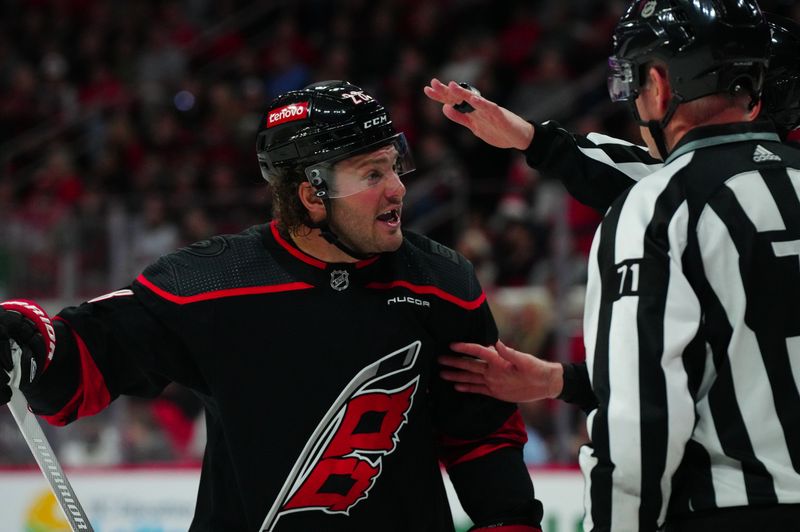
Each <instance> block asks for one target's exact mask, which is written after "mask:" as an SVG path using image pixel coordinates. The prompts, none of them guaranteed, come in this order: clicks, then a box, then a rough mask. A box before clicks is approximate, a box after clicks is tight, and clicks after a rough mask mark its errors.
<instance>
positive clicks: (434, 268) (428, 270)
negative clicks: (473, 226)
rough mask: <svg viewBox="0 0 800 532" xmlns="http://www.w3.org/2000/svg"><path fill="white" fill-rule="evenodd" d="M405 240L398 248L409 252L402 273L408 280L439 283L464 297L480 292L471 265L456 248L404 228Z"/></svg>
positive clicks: (448, 290)
mask: <svg viewBox="0 0 800 532" xmlns="http://www.w3.org/2000/svg"><path fill="white" fill-rule="evenodd" d="M404 234H405V242H404V244H403V246H402V247H401V248H400V250H399V251H398V252H399V253H402V254H404V255H406V257H407V259H406V260H402V261H398V264H400V263H402V266H400V267H402V268H403V271H402V272H401V275H402V276H403V277H404V278H406V280H408V281H409V282H412V283H414V284H419V285H428V286H436V287H437V288H440V289H442V290H444V291H445V292H447V293H449V294H452V295H454V296H456V297H458V298H462V299H470V300H471V299H474V298H476V297H478V296H480V294H481V291H482V290H481V287H480V285H479V283H478V280H477V279H476V278H475V273H474V270H473V268H472V264H470V262H469V261H468V260H467V259H465V258H464V257H463V256H462V255H461V254H460V253H458V252H457V251H455V250H453V249H450V248H449V247H447V246H445V245H442V244H440V243H439V242H436V241H435V240H431V239H430V238H428V237H425V236H422V235H419V234H416V233H412V232H409V231H405V232H404Z"/></svg>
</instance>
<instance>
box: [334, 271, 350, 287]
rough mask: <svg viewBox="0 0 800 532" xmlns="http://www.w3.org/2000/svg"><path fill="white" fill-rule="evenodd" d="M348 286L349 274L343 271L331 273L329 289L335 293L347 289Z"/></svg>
mask: <svg viewBox="0 0 800 532" xmlns="http://www.w3.org/2000/svg"><path fill="white" fill-rule="evenodd" d="M348 286H350V274H349V273H348V272H347V271H345V270H333V271H332V272H331V288H333V289H334V290H336V291H337V292H341V291H342V290H345V289H347V287H348Z"/></svg>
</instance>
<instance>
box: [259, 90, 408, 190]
mask: <svg viewBox="0 0 800 532" xmlns="http://www.w3.org/2000/svg"><path fill="white" fill-rule="evenodd" d="M389 144H394V146H395V148H396V149H397V153H398V158H397V163H396V166H395V170H396V172H397V174H398V175H403V174H405V173H408V172H410V171H412V170H413V169H414V164H413V160H412V158H411V155H410V151H409V149H408V144H407V142H406V139H405V135H403V134H402V133H398V132H397V131H396V130H395V128H394V126H393V125H392V120H391V117H390V116H389V113H388V112H387V111H386V109H385V108H384V107H383V105H381V104H380V103H378V101H377V100H376V99H375V98H373V97H372V96H371V95H369V94H368V93H367V92H365V91H364V90H363V89H361V88H360V87H357V86H355V85H353V84H351V83H348V82H347V81H339V80H332V81H322V82H318V83H314V84H311V85H308V86H307V87H305V88H303V89H301V90H296V91H291V92H287V93H285V94H283V95H281V96H278V97H277V98H275V99H274V100H273V101H272V103H270V105H269V107H268V109H267V111H266V113H265V114H264V117H263V119H262V121H261V124H260V125H259V130H258V137H257V141H256V153H257V155H258V163H259V166H260V167H261V173H262V175H263V176H264V179H266V180H267V181H270V180H271V179H273V178H274V177H275V175H276V170H277V169H281V168H300V169H302V170H303V171H304V172H305V174H306V177H307V179H308V181H309V182H310V183H311V184H312V185H313V186H314V187H315V188H316V189H317V195H319V196H320V197H323V198H339V197H344V196H348V195H350V194H354V193H356V192H360V191H361V190H363V188H359V187H366V186H368V185H367V184H366V183H367V182H366V181H364V180H362V181H361V184H355V183H354V182H348V183H347V184H344V183H342V182H340V183H337V182H336V180H335V179H334V172H333V165H334V164H335V163H336V162H338V161H341V160H342V159H346V158H349V157H352V156H354V155H358V154H359V153H364V152H369V151H372V150H376V149H378V148H380V147H382V146H385V145H389ZM340 181H341V180H340Z"/></svg>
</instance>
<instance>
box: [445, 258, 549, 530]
mask: <svg viewBox="0 0 800 532" xmlns="http://www.w3.org/2000/svg"><path fill="white" fill-rule="evenodd" d="M470 275H472V283H473V294H481V296H480V297H483V296H482V294H483V291H482V289H481V288H480V285H479V284H478V281H477V279H475V278H474V275H473V274H472V273H471V271H470ZM440 333H444V337H443V338H442V342H441V344H440V345H441V348H442V349H448V347H447V346H448V345H449V343H450V342H452V341H456V340H459V341H468V342H477V343H481V344H483V345H490V344H493V343H495V342H496V341H497V328H496V325H495V322H494V318H493V317H492V313H491V311H490V310H489V306H488V304H487V302H486V301H485V297H483V300H482V302H481V304H480V306H478V307H477V308H475V309H472V310H468V311H465V312H464V314H463V315H462V316H461V317H460V318H459V319H457V320H456V319H454V320H451V321H450V324H449V326H448V327H446V328H444V329H441V330H440ZM435 374H437V375H438V372H435ZM433 386H434V392H435V423H436V425H437V430H438V435H439V457H440V461H441V462H442V464H443V465H444V466H445V467H446V469H447V471H448V474H449V475H450V479H451V480H452V482H453V485H454V487H455V490H456V493H457V494H458V497H459V500H460V502H461V504H462V506H463V507H464V509H465V511H466V512H467V514H468V515H469V516H470V518H471V519H472V520H473V522H474V523H475V524H476V525H483V526H488V525H494V524H498V523H508V524H511V523H516V524H527V525H531V526H538V524H539V522H540V520H541V517H542V507H541V504H540V503H539V501H537V500H536V499H535V497H534V491H533V486H532V483H531V479H530V475H529V473H528V469H527V467H526V466H525V463H524V461H523V459H522V447H523V445H524V444H525V442H526V440H527V435H526V431H525V426H524V423H523V421H522V417H521V416H520V414H519V411H518V410H517V407H516V405H514V404H511V403H506V402H502V401H497V400H495V399H492V398H489V397H486V396H481V395H475V394H467V393H460V392H457V391H455V389H454V388H453V386H452V384H451V383H449V382H446V381H444V380H442V379H439V378H437V379H435V382H434V383H433Z"/></svg>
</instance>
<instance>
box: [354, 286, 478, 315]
mask: <svg viewBox="0 0 800 532" xmlns="http://www.w3.org/2000/svg"><path fill="white" fill-rule="evenodd" d="M396 287H402V288H408V289H409V290H411V291H412V292H414V293H415V294H428V295H433V296H436V297H438V298H440V299H444V300H445V301H449V302H450V303H453V304H455V305H458V306H459V307H461V308H464V309H467V310H475V309H476V308H478V307H480V306H481V305H482V304H483V302H484V301H486V294H485V293H483V292H481V295H480V296H478V298H477V299H473V300H472V301H467V300H465V299H461V298H458V297H456V296H454V295H453V294H448V293H447V292H445V291H444V290H442V289H441V288H436V287H435V286H427V285H418V284H411V283H409V282H408V281H392V282H389V283H367V288H375V289H376V290H388V289H390V288H396Z"/></svg>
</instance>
